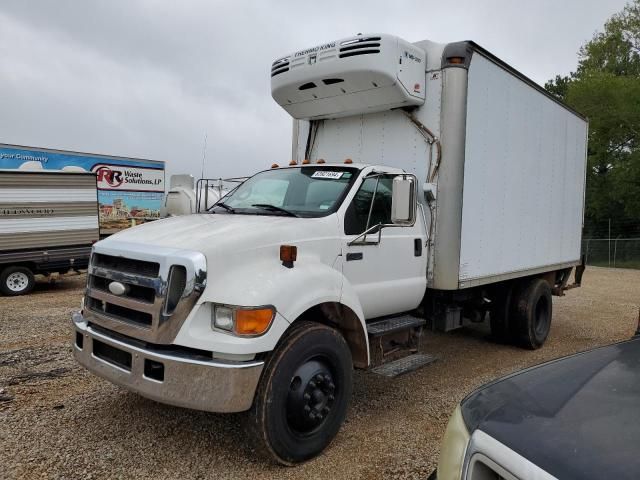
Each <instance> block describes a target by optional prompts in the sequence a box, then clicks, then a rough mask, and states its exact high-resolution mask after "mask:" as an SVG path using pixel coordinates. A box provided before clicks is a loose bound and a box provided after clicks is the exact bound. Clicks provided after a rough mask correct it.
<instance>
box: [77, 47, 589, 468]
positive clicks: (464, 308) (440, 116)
mask: <svg viewBox="0 0 640 480" xmlns="http://www.w3.org/2000/svg"><path fill="white" fill-rule="evenodd" d="M271 82H272V95H273V97H274V99H275V100H276V101H277V102H278V103H279V104H280V105H281V106H282V107H283V108H284V109H285V110H286V111H287V112H288V113H289V114H290V115H291V116H292V117H293V118H294V128H293V160H291V162H288V161H287V162H285V164H284V166H282V167H280V166H278V165H273V166H272V168H270V169H267V170H265V171H262V172H259V173H257V174H256V175H254V176H253V177H251V178H249V179H248V180H246V181H245V182H244V183H242V184H241V185H240V186H238V187H237V188H236V189H234V190H233V191H232V192H230V193H229V194H227V195H226V196H225V197H224V198H222V199H221V201H219V202H218V203H217V204H216V206H214V207H213V208H212V209H210V211H209V212H207V213H203V214H198V215H188V216H182V217H175V218H171V219H167V220H162V221H159V222H154V223H152V224H148V225H143V226H141V227H136V228H134V229H131V230H128V231H125V232H122V233H119V234H117V235H114V236H113V237H110V238H109V239H107V240H104V241H101V242H99V243H97V244H96V245H95V247H94V250H93V256H92V260H91V263H90V267H89V275H88V285H87V290H86V295H85V297H84V303H83V308H82V311H81V312H78V313H76V314H74V316H73V324H74V327H75V341H74V344H75V345H74V352H75V356H76V358H77V360H78V361H79V362H80V363H81V364H82V365H84V366H85V367H86V368H88V369H89V370H91V371H92V372H94V373H95V374H97V375H100V376H102V377H104V378H106V379H108V380H110V381H111V382H113V383H115V384H118V385H121V386H123V387H125V388H127V389H129V390H132V391H135V392H138V393H140V394H141V395H143V396H146V397H149V398H151V399H155V400H157V401H160V402H164V403H168V404H172V405H178V406H183V407H189V408H194V409H199V410H206V411H213V412H240V411H248V415H247V418H248V421H249V422H248V423H249V426H250V429H251V434H250V435H249V438H250V439H251V440H253V441H255V442H256V444H257V445H258V447H259V450H260V451H262V452H265V453H266V455H267V456H270V457H271V458H273V459H275V461H277V462H280V463H282V464H287V465H290V464H295V463H298V462H302V461H305V460H307V459H309V458H312V457H313V456H315V455H317V454H318V453H320V452H321V451H322V450H323V449H324V448H325V447H326V446H327V445H328V444H329V443H330V442H331V440H332V439H333V438H334V436H335V435H336V434H337V432H338V430H339V428H340V425H341V424H342V422H343V420H344V419H345V416H346V414H347V407H348V404H349V398H350V395H351V390H352V371H353V368H354V367H355V368H360V369H367V368H371V369H374V370H375V371H377V372H378V373H382V374H385V375H390V376H393V375H395V374H398V373H403V372H406V371H409V370H411V369H413V368H416V366H419V365H421V364H425V363H427V362H428V361H430V360H431V359H430V357H429V356H428V354H427V353H428V352H422V351H420V348H419V339H420V336H421V335H426V333H422V332H423V328H424V327H425V326H430V327H431V328H439V329H444V330H450V329H452V328H456V327H459V326H461V325H462V323H463V321H465V319H466V320H467V321H482V320H483V319H485V318H489V319H490V322H491V329H492V332H493V334H494V336H495V337H496V338H497V339H500V340H502V341H510V342H515V343H517V344H519V345H522V346H524V347H526V348H538V347H540V346H541V345H542V344H543V343H544V341H545V339H546V337H547V335H548V333H549V329H550V324H551V316H552V301H551V296H552V294H555V295H561V294H563V292H564V290H566V289H568V288H570V287H571V286H576V285H579V283H580V277H581V273H582V270H583V266H582V265H581V262H580V236H581V227H582V217H583V205H584V182H585V165H586V148H585V147H586V141H587V122H586V120H585V119H584V118H583V117H582V116H580V115H579V114H578V113H576V112H574V111H572V110H571V109H570V108H568V107H567V106H565V105H563V104H561V103H560V102H558V100H557V99H555V98H553V97H551V96H550V95H548V94H547V93H546V92H545V91H544V90H543V89H542V88H540V87H539V86H538V85H536V84H535V83H534V82H532V81H531V80H529V79H527V78H526V77H525V76H524V75H522V74H521V73H519V72H517V71H516V70H514V69H513V68H512V67H510V66H508V65H506V64H505V63H504V62H502V61H500V60H499V59H497V58H496V57H494V56H493V55H492V54H490V53H489V52H487V51H486V50H484V49H482V48H481V47H479V46H478V45H476V44H474V43H473V42H460V43H452V44H438V43H434V42H430V41H423V42H418V43H414V44H411V43H408V42H406V41H404V40H402V39H399V38H397V37H394V36H390V35H381V34H373V35H358V36H355V37H351V38H346V39H342V40H336V41H332V42H329V43H325V44H322V45H319V46H316V47H313V48H309V49H304V50H300V51H297V52H293V53H291V54H290V55H287V56H285V57H283V58H281V59H279V60H277V61H275V62H274V63H273V65H272V69H271ZM287 164H288V165H287ZM574 267H575V268H576V281H575V282H574V283H573V284H571V285H570V284H569V277H570V273H571V271H572V269H573V268H574Z"/></svg>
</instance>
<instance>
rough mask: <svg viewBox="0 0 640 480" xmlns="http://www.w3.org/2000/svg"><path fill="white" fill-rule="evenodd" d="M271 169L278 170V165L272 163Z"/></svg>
mask: <svg viewBox="0 0 640 480" xmlns="http://www.w3.org/2000/svg"><path fill="white" fill-rule="evenodd" d="M271 168H280V165H278V164H277V163H272V164H271Z"/></svg>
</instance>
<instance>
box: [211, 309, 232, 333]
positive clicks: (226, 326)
mask: <svg viewBox="0 0 640 480" xmlns="http://www.w3.org/2000/svg"><path fill="white" fill-rule="evenodd" d="M212 322H213V325H212V326H213V327H215V328H220V329H222V330H227V331H229V332H230V331H232V330H233V309H231V308H229V307H225V306H222V305H214V306H213V318H212Z"/></svg>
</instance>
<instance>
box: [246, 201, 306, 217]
mask: <svg viewBox="0 0 640 480" xmlns="http://www.w3.org/2000/svg"><path fill="white" fill-rule="evenodd" d="M251 206H252V207H258V208H263V209H265V210H271V211H272V212H280V213H284V214H285V215H289V216H290V217H297V216H298V215H296V214H295V213H293V212H292V211H291V210H287V209H286V208H282V207H276V206H275V205H270V204H268V203H254V204H253V205H251Z"/></svg>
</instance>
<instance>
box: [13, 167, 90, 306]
mask: <svg viewBox="0 0 640 480" xmlns="http://www.w3.org/2000/svg"><path fill="white" fill-rule="evenodd" d="M97 241H98V191H97V188H96V176H95V174H94V173H89V172H86V173H81V172H71V171H61V170H42V169H40V170H0V293H2V294H4V295H12V296H13V295H24V294H27V293H29V292H30V291H31V290H32V289H33V287H34V285H35V277H34V275H35V274H36V273H38V274H44V275H49V274H51V273H66V272H68V271H69V270H71V269H79V268H86V267H87V265H88V263H89V257H90V256H91V247H92V245H93V244H94V243H95V242H97Z"/></svg>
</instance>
